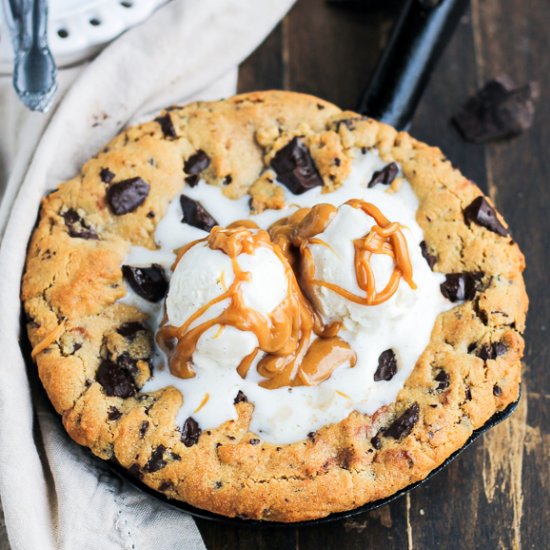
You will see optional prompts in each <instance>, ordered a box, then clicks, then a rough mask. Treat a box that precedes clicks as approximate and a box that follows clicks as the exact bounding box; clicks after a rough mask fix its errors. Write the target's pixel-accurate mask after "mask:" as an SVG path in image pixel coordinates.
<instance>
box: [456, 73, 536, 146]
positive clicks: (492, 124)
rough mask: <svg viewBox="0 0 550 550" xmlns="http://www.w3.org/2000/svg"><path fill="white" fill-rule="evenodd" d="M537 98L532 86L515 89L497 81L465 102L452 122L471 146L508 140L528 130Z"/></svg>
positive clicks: (508, 80)
mask: <svg viewBox="0 0 550 550" xmlns="http://www.w3.org/2000/svg"><path fill="white" fill-rule="evenodd" d="M538 95H539V89H538V85H537V84H535V83H530V84H527V85H526V86H523V87H521V88H517V87H516V86H515V84H514V83H513V82H512V81H511V80H510V79H509V78H507V77H500V78H498V79H495V80H491V81H490V82H488V83H487V84H485V86H484V87H483V88H482V89H481V90H479V91H478V92H477V93H476V94H475V95H474V96H472V97H471V98H470V99H468V101H467V102H466V103H465V104H464V105H463V106H462V109H461V110H460V111H459V112H458V113H457V114H456V115H455V116H454V117H453V122H454V123H455V125H456V126H457V128H458V130H459V131H460V133H461V134H462V136H463V137H464V139H466V140H467V141H472V142H474V143H484V142H486V141H491V140H495V139H502V138H507V137H511V136H514V135H517V134H519V133H520V132H522V131H523V130H527V128H529V127H530V126H531V124H532V122H533V115H534V113H535V100H536V99H537V97H538Z"/></svg>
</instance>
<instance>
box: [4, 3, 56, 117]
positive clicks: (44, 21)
mask: <svg viewBox="0 0 550 550" xmlns="http://www.w3.org/2000/svg"><path fill="white" fill-rule="evenodd" d="M2 5H3V8H4V15H5V19H6V22H7V25H8V29H9V31H10V37H11V43H12V46H13V54H14V68H13V87H14V88H15V91H16V92H17V95H18V96H19V98H20V99H21V101H22V102H23V103H24V105H25V106H26V107H27V108H29V109H31V110H32V111H41V112H43V113H45V112H47V111H48V109H49V108H50V107H51V105H52V103H53V99H54V96H55V92H56V90H57V67H56V65H55V61H54V58H53V56H52V53H51V51H50V48H49V47H48V2H47V0H2Z"/></svg>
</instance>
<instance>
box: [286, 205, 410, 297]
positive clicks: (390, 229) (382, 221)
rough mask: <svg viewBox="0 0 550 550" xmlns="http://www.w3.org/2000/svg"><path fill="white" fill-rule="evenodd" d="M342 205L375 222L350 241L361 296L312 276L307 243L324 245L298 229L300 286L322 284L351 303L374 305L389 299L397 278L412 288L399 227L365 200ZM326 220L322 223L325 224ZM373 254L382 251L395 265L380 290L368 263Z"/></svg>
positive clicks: (404, 239)
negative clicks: (301, 279)
mask: <svg viewBox="0 0 550 550" xmlns="http://www.w3.org/2000/svg"><path fill="white" fill-rule="evenodd" d="M346 204H347V205H349V206H351V207H353V208H360V209H361V210H363V212H365V213H366V214H367V215H368V216H370V217H372V218H373V219H374V221H375V222H376V225H374V226H373V227H372V228H371V230H370V231H369V232H368V233H367V234H366V235H365V236H364V237H361V238H359V239H355V240H354V241H353V246H354V249H355V257H354V265H355V274H356V278H357V284H358V286H359V288H360V289H361V290H363V291H365V296H357V295H356V294H354V293H353V292H350V291H349V290H346V289H345V288H342V287H341V286H338V285H336V284H334V283H330V282H328V281H323V280H321V279H316V278H315V264H314V263H313V258H312V254H311V250H310V249H309V248H308V246H309V245H311V244H324V245H325V246H328V245H327V244H326V243H324V241H322V240H320V239H318V238H316V239H315V238H303V237H301V235H300V232H298V233H297V234H296V235H295V236H294V240H295V241H296V240H297V241H298V242H299V246H300V252H301V255H302V277H303V280H304V283H305V284H304V286H306V288H308V287H309V288H310V291H311V287H313V286H323V287H326V288H328V289H330V290H332V291H334V292H336V293H337V294H340V296H343V297H344V298H346V299H347V300H349V301H351V302H354V303H356V304H361V305H366V306H375V305H378V304H381V303H383V302H385V301H387V300H389V299H390V298H391V297H392V296H393V295H394V294H395V292H396V291H397V288H398V287H399V282H400V280H401V277H403V279H404V280H405V281H406V282H407V284H408V285H409V286H410V287H411V288H412V289H415V288H416V284H415V283H414V281H413V278H412V277H413V273H412V264H411V260H410V257H409V249H408V246H407V240H406V238H405V235H404V234H403V232H402V226H401V225H400V224H399V223H398V222H391V221H390V220H388V219H387V218H386V217H385V216H384V214H382V212H380V210H379V209H378V208H377V207H376V206H374V204H371V203H369V202H366V201H362V200H359V199H352V200H350V201H348V202H347V203H346ZM314 208H315V207H314ZM312 210H313V209H312ZM304 220H305V219H304ZM328 221H330V220H328ZM328 221H327V223H326V225H328ZM326 225H325V227H326ZM323 229H324V228H323ZM329 248H330V247H329ZM373 254H386V255H388V256H390V257H391V258H392V259H393V261H394V264H395V265H394V269H393V271H392V274H391V276H390V279H389V281H388V283H387V284H386V286H385V287H384V288H383V289H382V290H381V291H380V292H378V290H377V288H376V281H375V277H374V272H373V269H372V266H371V265H370V259H371V257H372V255H373Z"/></svg>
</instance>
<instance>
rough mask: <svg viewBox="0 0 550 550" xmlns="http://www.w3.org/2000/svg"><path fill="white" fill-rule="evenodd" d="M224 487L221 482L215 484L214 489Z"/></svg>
mask: <svg viewBox="0 0 550 550" xmlns="http://www.w3.org/2000/svg"><path fill="white" fill-rule="evenodd" d="M222 487H223V483H222V482H221V481H216V483H214V489H221V488H222Z"/></svg>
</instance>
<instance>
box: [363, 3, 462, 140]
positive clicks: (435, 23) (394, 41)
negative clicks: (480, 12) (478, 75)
mask: <svg viewBox="0 0 550 550" xmlns="http://www.w3.org/2000/svg"><path fill="white" fill-rule="evenodd" d="M467 5H468V0H406V3H405V6H404V7H403V9H402V11H401V13H400V14H399V17H398V19H397V22H396V23H395V26H394V28H393V30H392V32H391V34H390V38H389V40H388V43H387V45H386V47H385V49H384V51H383V52H382V55H381V57H380V60H379V61H378V64H377V65H376V68H375V70H374V73H373V76H372V78H371V80H370V82H369V84H368V86H367V88H366V90H365V91H364V92H363V93H362V95H361V97H360V100H359V105H358V106H357V111H358V112H359V113H361V114H364V115H367V116H370V117H372V118H376V119H378V120H381V121H383V122H386V123H388V124H391V125H392V126H394V127H395V128H397V129H398V130H403V129H405V128H406V127H408V125H409V124H410V122H411V119H412V117H413V115H414V112H415V110H416V106H417V105H418V102H419V100H420V97H421V96H422V92H423V91H424V88H425V87H426V84H427V83H428V80H429V77H430V73H431V71H432V70H433V68H434V67H435V65H436V63H437V61H438V59H439V58H440V56H441V54H442V53H443V50H444V49H445V47H446V46H447V43H448V42H449V39H450V38H451V36H452V34H453V32H454V30H455V28H456V26H457V24H458V22H459V20H460V18H461V16H462V14H463V13H464V10H465V9H466V6H467Z"/></svg>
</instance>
